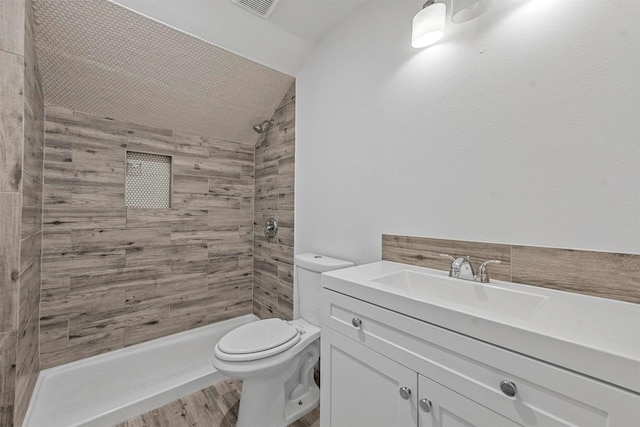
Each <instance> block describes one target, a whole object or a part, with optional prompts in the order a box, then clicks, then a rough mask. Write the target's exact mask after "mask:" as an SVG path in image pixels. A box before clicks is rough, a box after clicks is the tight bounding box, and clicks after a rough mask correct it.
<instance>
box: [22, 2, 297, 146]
mask: <svg viewBox="0 0 640 427" xmlns="http://www.w3.org/2000/svg"><path fill="white" fill-rule="evenodd" d="M34 9H35V15H36V46H37V53H38V61H39V66H40V71H41V74H42V80H43V87H44V95H45V103H46V104H48V105H56V106H60V107H65V108H69V109H73V110H79V111H84V112H88V113H92V114H97V115H101V116H104V117H111V118H114V119H117V120H123V121H129V122H135V123H140V124H144V125H148V126H154V127H161V128H168V129H175V130H180V131H184V132H188V133H193V134H197V135H202V136H209V137H214V138H220V139H226V140H232V141H238V142H245V143H255V141H256V140H257V134H255V133H254V132H253V130H252V129H251V127H252V125H253V124H255V123H258V122H260V121H262V120H264V119H268V118H270V117H271V115H272V114H273V112H274V110H275V108H276V107H277V105H278V104H279V102H280V101H281V99H282V97H283V96H284V95H285V93H286V92H287V89H289V87H290V86H291V85H292V84H293V83H294V78H293V77H291V76H289V75H287V74H285V73H283V72H280V71H276V70H274V69H272V68H269V67H267V66H265V65H262V64H260V63H258V62H255V61H252V60H250V59H247V58H245V57H243V56H240V55H238V54H236V53H233V52H231V51H229V50H226V49H224V48H221V47H219V46H216V45H214V44H212V43H210V42H207V41H205V40H202V39H200V38H197V37H194V36H191V35H189V34H187V33H184V32H182V31H179V30H177V29H174V28H172V27H169V26H167V25H164V24H162V23H160V22H158V21H155V20H153V19H150V18H148V17H145V16H143V15H140V14H138V13H136V12H134V11H132V10H129V9H127V8H124V7H122V6H119V5H117V4H114V3H112V2H110V1H107V0H82V1H60V0H35V1H34ZM258 19H260V18H258Z"/></svg>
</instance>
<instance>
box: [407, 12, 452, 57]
mask: <svg viewBox="0 0 640 427" xmlns="http://www.w3.org/2000/svg"><path fill="white" fill-rule="evenodd" d="M446 14H447V6H445V4H444V3H436V0H428V1H427V2H426V3H425V4H424V6H422V10H421V11H420V12H418V13H416V16H414V17H413V29H412V31H411V46H412V47H415V48H420V47H426V46H430V45H432V44H434V43H435V42H437V41H438V40H440V39H441V38H442V36H443V35H444V24H445V20H446Z"/></svg>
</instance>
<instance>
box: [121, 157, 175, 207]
mask: <svg viewBox="0 0 640 427" xmlns="http://www.w3.org/2000/svg"><path fill="white" fill-rule="evenodd" d="M126 171H127V172H126V174H125V205H126V206H127V207H129V208H170V207H171V157H170V156H160V155H157V154H147V153H138V152H135V151H127V164H126Z"/></svg>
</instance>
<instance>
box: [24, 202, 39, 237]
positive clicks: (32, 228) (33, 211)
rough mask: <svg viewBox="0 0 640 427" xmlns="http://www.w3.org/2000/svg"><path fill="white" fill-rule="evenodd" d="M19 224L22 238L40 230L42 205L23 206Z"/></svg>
mask: <svg viewBox="0 0 640 427" xmlns="http://www.w3.org/2000/svg"><path fill="white" fill-rule="evenodd" d="M21 224H22V226H21V235H20V237H21V238H22V239H26V238H27V237H29V236H31V235H32V234H35V233H39V232H40V231H42V207H40V206H23V207H22V220H21Z"/></svg>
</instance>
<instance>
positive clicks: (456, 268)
mask: <svg viewBox="0 0 640 427" xmlns="http://www.w3.org/2000/svg"><path fill="white" fill-rule="evenodd" d="M440 256H441V257H444V258H448V259H449V260H450V261H451V266H450V267H449V277H454V278H456V279H462V280H473V281H475V282H482V283H489V273H488V272H487V265H489V264H502V261H500V260H498V259H492V260H489V261H485V262H483V263H482V264H480V266H479V267H478V274H475V273H474V272H473V266H472V265H471V259H470V257H469V256H466V257H458V258H455V257H452V256H451V255H449V254H440Z"/></svg>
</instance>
